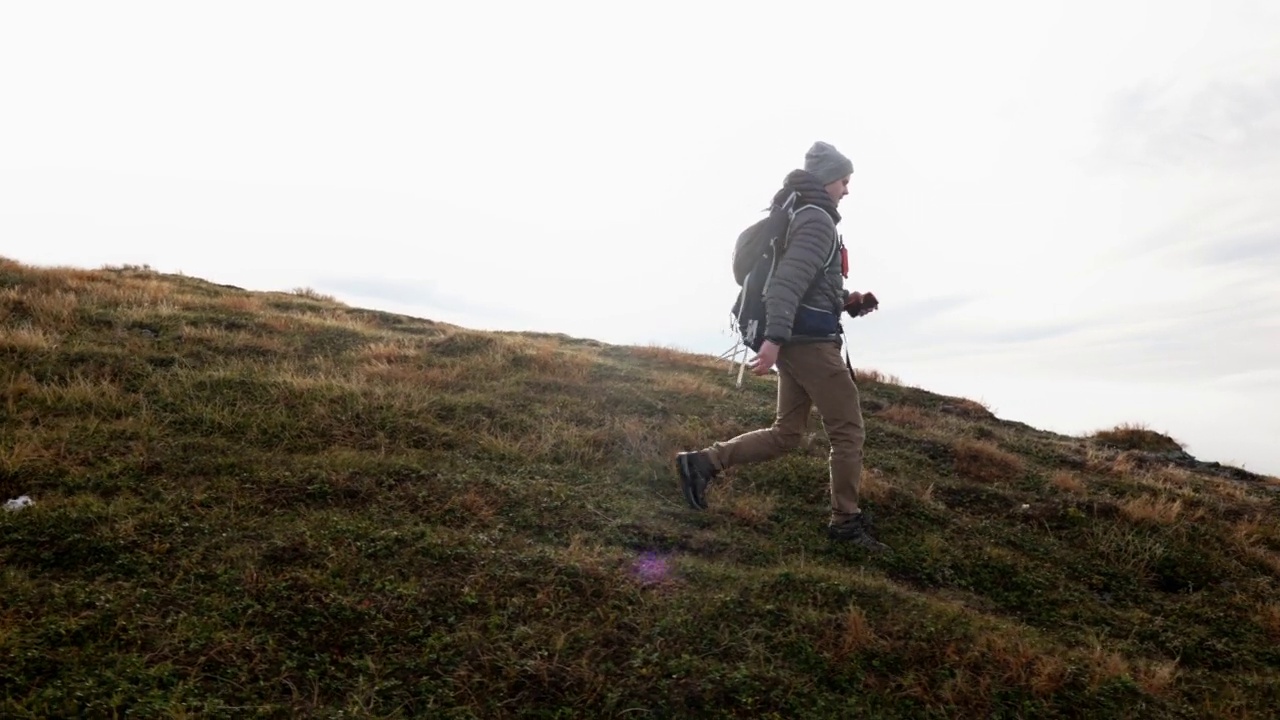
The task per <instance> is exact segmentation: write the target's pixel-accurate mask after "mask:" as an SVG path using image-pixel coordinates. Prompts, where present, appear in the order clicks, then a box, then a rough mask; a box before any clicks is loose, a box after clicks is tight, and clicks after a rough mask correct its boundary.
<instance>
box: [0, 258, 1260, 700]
mask: <svg viewBox="0 0 1280 720" xmlns="http://www.w3.org/2000/svg"><path fill="white" fill-rule="evenodd" d="M854 360H855V363H856V360H857V355H856V352H855V354H854ZM0 380H3V383H4V398H3V405H2V406H0V407H3V416H2V420H0V502H3V501H4V500H7V499H9V498H15V497H18V496H20V495H28V496H30V497H31V499H32V500H33V501H34V504H33V505H32V506H30V507H28V508H26V509H23V510H20V511H16V512H0V688H3V690H0V716H3V717H32V718H36V717H65V716H69V715H77V716H86V717H112V716H125V715H126V714H129V716H136V717H202V718H204V717H293V716H308V717H339V716H341V717H396V718H410V717H414V718H417V717H429V718H471V717H475V718H496V717H537V718H603V717H624V718H632V719H634V718H645V717H651V718H669V717H708V718H714V717H765V718H769V717H773V718H800V717H832V718H844V717H901V718H922V717H1027V718H1051V717H1088V718H1097V717H1144V718H1165V717H1232V718H1248V717H1267V716H1270V713H1272V712H1273V708H1275V707H1280V528H1278V526H1277V522H1276V515H1277V510H1278V509H1280V492H1278V491H1280V481H1277V480H1276V479H1275V478H1266V477H1259V476H1256V475H1252V474H1250V473H1247V472H1244V471H1242V470H1239V469H1236V468H1230V467H1224V466H1219V465H1216V464H1209V463H1201V462H1197V461H1196V460H1195V459H1194V458H1191V457H1189V456H1187V455H1186V454H1185V453H1183V452H1182V451H1181V449H1180V448H1179V447H1178V445H1177V444H1176V443H1175V442H1173V441H1172V440H1171V439H1169V438H1166V437H1164V436H1161V435H1159V434H1157V433H1155V432H1153V431H1150V430H1147V429H1144V428H1141V427H1131V426H1121V427H1118V428H1116V429H1114V430H1112V431H1110V432H1108V433H1100V434H1099V435H1097V436H1094V437H1067V436H1062V435H1058V434H1054V433H1049V432H1044V431H1040V430H1037V429H1035V428H1032V427H1028V426H1026V425H1024V424H1021V423H1017V422H1011V421H1008V420H1004V419H1000V418H997V417H994V416H993V415H992V414H991V413H989V412H988V411H987V410H986V409H985V408H983V407H982V406H981V405H980V404H978V403H975V402H973V401H970V400H965V399H963V398H952V397H944V396H940V395H937V394H934V393H930V392H928V391H925V390H922V389H918V388H911V387H905V386H902V385H900V384H897V383H895V382H892V380H893V379H892V378H891V377H884V376H881V375H879V374H878V373H874V372H866V373H862V375H861V378H860V389H861V391H862V395H863V398H864V412H865V414H866V418H867V427H868V434H867V447H866V467H867V472H866V481H865V485H864V490H863V497H864V500H865V505H866V507H868V508H869V509H870V510H871V511H872V512H873V513H874V514H875V517H876V531H877V536H878V537H879V538H880V539H882V540H883V541H885V542H887V543H888V544H890V545H891V546H892V547H893V548H894V552H893V553H892V554H889V555H885V556H875V557H871V556H868V555H867V554H865V553H863V552H861V551H859V550H857V549H853V548H849V547H844V546H836V545H833V544H831V543H830V542H829V541H827V540H826V538H825V536H824V535H823V533H822V529H823V524H824V523H825V521H826V507H827V496H826V493H827V480H826V459H825V458H826V446H825V439H824V437H823V435H822V433H821V429H820V425H818V424H816V423H815V424H814V425H813V429H814V430H815V432H816V437H815V438H814V442H813V443H812V445H811V446H809V447H808V448H807V449H805V450H802V451H798V452H796V453H794V454H793V455H791V456H789V457H787V458H784V459H780V460H778V461H775V462H773V463H768V464H762V465H758V466H753V467H750V468H743V469H739V470H736V471H733V472H731V473H730V475H729V477H728V478H726V479H725V481H724V482H721V483H720V484H718V485H715V486H713V490H712V491H711V495H710V501H711V505H712V507H711V510H710V511H708V512H706V513H695V512H692V511H690V510H688V509H686V507H685V506H684V505H683V502H682V499H681V497H680V493H679V491H678V489H677V486H676V480H675V477H674V474H673V472H672V470H671V464H670V462H671V457H672V456H673V455H674V453H675V452H676V451H677V450H680V449H687V448H693V447H699V446H702V445H704V444H706V443H707V442H709V441H711V440H714V439H718V438H725V437H728V436H730V435H732V434H735V433H737V432H741V431H743V430H747V429H752V428H755V427H761V426H764V425H765V424H767V423H768V422H769V421H770V420H771V418H772V412H773V397H774V392H775V386H774V384H773V382H772V381H771V380H764V379H751V380H749V381H748V382H747V383H746V385H745V387H744V388H742V389H741V390H739V389H736V388H735V387H734V377H733V375H732V374H731V373H730V371H729V367H728V366H727V365H726V364H725V363H723V362H720V361H717V360H715V359H713V358H708V357H703V356H695V355H689V354H685V353H682V352H679V351H676V350H672V349H665V348H657V347H617V346H609V345H604V344H601V343H597V342H593V341H588V340H580V339H574V338H570V337H564V336H551V335H536V334H519V333H481V332H474V331H470V330H467V329H465V328H459V327H454V326H449V325H445V324H441V323H435V322H431V321H429V320H422V319H415V318H411V317H405V316H400V315H394V314H389V313H384V312H377V311H371V310H365V309H358V308H351V307H347V306H344V305H342V304H339V303H336V302H334V301H332V300H330V299H328V298H325V297H323V296H319V295H317V294H316V293H312V292H309V291H297V292H293V293H283V292H282V293H251V292H246V291H243V290H240V289H238V288H232V287H228V286H221V285H217V284H214V283H211V282H206V281H203V280H199V279H195V278H191V277H185V276H172V275H161V274H158V273H155V272H151V271H149V270H147V269H139V268H115V269H104V270H97V271H87V270H75V269H37V268H31V267H26V266H22V265H19V264H17V263H14V262H11V261H7V260H3V259H0Z"/></svg>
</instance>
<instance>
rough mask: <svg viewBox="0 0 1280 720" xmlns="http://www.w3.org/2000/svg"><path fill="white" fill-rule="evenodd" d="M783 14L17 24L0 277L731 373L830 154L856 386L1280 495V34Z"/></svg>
mask: <svg viewBox="0 0 1280 720" xmlns="http://www.w3.org/2000/svg"><path fill="white" fill-rule="evenodd" d="M783 7H784V4H783V3H747V2H733V3H730V2H715V3H713V2H694V1H693V0H684V1H683V2H644V3H631V4H626V5H624V4H622V3H613V2H559V1H555V0H546V1H544V2H514V1H513V2H489V3H462V2H459V3H444V2H428V1H422V2H404V3H391V2H348V3H326V2H296V3H285V2H270V1H268V0H256V1H254V2H218V3H179V2H171V1H170V2H153V3H138V2H111V3H101V2H92V3H90V2H83V3H71V2H23V3H19V2H10V3H4V4H3V5H0V255H4V256H6V257H10V258H13V259H17V260H19V261H23V262H27V263H31V264H36V265H72V266H78V267H97V266H100V265H103V264H122V263H139V264H141V263H148V264H150V265H151V266H153V267H155V268H156V269H158V270H161V271H166V272H179V271H180V272H184V273H186V274H188V275H194V276H198V277H203V278H207V279H210V280H213V281H216V282H222V283H231V284H236V285H240V286H242V287H246V288H249V289H255V290H287V289H291V288H294V287H298V286H310V287H313V288H315V289H317V290H319V291H322V292H327V293H330V294H333V295H335V296H337V297H338V298H339V299H341V300H343V301H345V302H347V303H349V304H352V305H358V306H363V307H375V308H381V309H386V310H392V311H398V312H406V313H409V314H413V315H417V316H420V317H427V318H432V319H436V320H443V321H447V322H453V323H457V324H460V325H465V326H468V327H474V328H486V329H489V328H492V329H507V330H525V329H529V330H541V331H549V332H563V333H567V334H570V335H576V336H586V337H593V338H597V339H600V340H604V341H607V342H614V343H651V342H652V343H660V344H665V345H675V346H678V347H681V348H684V349H687V350H692V351H695V352H706V353H711V354H719V353H720V352H722V351H724V350H727V349H728V348H729V347H730V346H731V345H732V343H733V341H732V338H731V336H730V335H729V332H728V323H729V317H728V308H729V305H730V303H731V302H732V300H733V297H734V294H735V293H736V290H737V288H736V286H735V285H734V283H733V280H732V275H731V273H730V269H729V257H730V252H731V249H732V244H733V241H734V239H735V238H736V236H737V233H738V232H739V230H741V228H742V227H744V226H745V225H746V224H748V223H750V222H751V221H753V220H755V219H756V218H757V217H759V215H758V211H759V209H760V208H761V207H763V205H764V204H765V203H766V202H767V201H768V199H769V197H770V196H771V195H772V193H773V191H774V190H775V189H776V187H777V186H778V183H779V182H780V181H781V179H782V177H783V176H784V175H785V174H786V172H787V171H788V170H790V169H792V168H794V167H797V166H798V165H800V164H801V163H802V161H803V153H804V151H805V149H806V148H807V147H808V146H809V145H810V144H811V143H812V142H813V141H814V140H818V139H821V140H825V141H827V142H831V143H833V144H834V145H836V147H838V148H839V149H840V150H841V151H843V152H844V153H845V154H847V155H848V156H849V157H850V158H851V159H852V160H853V163H854V176H853V182H852V187H851V192H852V194H851V195H850V196H849V197H848V198H846V200H845V201H844V205H843V206H842V210H843V211H844V214H845V220H844V222H843V223H842V224H841V229H842V232H843V234H844V237H845V240H846V242H847V243H848V244H849V246H850V248H851V254H852V273H851V278H850V286H851V288H852V289H860V290H873V291H874V292H875V293H876V294H877V295H878V296H879V297H880V299H881V307H882V309H881V311H880V312H877V313H875V314H873V315H871V316H869V317H867V318H863V319H859V320H856V321H847V322H846V323H845V325H846V328H847V329H848V330H849V332H850V340H851V349H852V355H853V358H854V362H855V363H856V364H857V365H859V366H862V367H869V368H878V369H880V370H883V371H885V372H890V373H894V374H897V375H899V376H900V377H901V378H902V379H903V380H904V382H907V383H908V384H912V385H919V386H921V387H924V388H927V389H930V390H934V391H938V392H944V393H948V394H956V395H964V396H967V397H972V398H975V399H981V400H985V401H986V402H988V403H989V404H990V405H991V406H992V407H993V408H994V409H995V411H996V412H997V414H999V415H1000V416H1001V417H1005V418H1010V419H1015V420H1021V421H1023V422H1027V423H1029V424H1031V425H1035V426H1037V427H1042V428H1046V429H1052V430H1057V431H1060V432H1065V433H1070V434H1083V433H1087V432H1090V431H1093V430H1096V429H1099V428H1103V427H1109V426H1112V425H1115V424H1117V423H1121V422H1140V423H1146V424H1148V425H1149V426H1151V427H1152V428H1153V429H1156V430H1160V431H1162V432H1167V433H1169V434H1171V435H1173V436H1174V437H1176V438H1177V439H1179V440H1181V441H1183V442H1185V443H1186V444H1187V446H1188V450H1189V451H1190V452H1191V453H1192V454H1194V455H1196V456H1197V457H1199V458H1201V459H1206V460H1218V461H1221V462H1227V463H1232V464H1240V465H1244V466H1245V467H1247V468H1249V469H1252V470H1256V471H1259V472H1265V473H1272V474H1277V473H1280V444H1278V443H1277V441H1276V438H1278V437H1280V409H1278V407H1280V2H1275V1H1274V0H1259V1H1256V2H1241V1H1231V0H1212V1H1209V0H1204V1H1197V2H1177V1H1176V0H1175V1H1162V2H1146V1H1129V0H1112V1H1107V2H1079V1H1073V2H1045V1H1038V2H1025V1H1018V2H968V3H956V2H942V1H939V2H893V3H886V2H854V1H851V0H840V1H833V2H807V3H806V2H792V3H790V4H786V5H785V7H786V8H787V9H786V10H785V12H784V11H782V9H781V8H783ZM708 440H711V438H708Z"/></svg>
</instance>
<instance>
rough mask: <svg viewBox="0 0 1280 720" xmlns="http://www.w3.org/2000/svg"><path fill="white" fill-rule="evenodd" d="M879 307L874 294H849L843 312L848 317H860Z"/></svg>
mask: <svg viewBox="0 0 1280 720" xmlns="http://www.w3.org/2000/svg"><path fill="white" fill-rule="evenodd" d="M878 307H880V301H879V300H877V299H876V296H875V293H860V292H851V293H849V299H848V300H847V301H845V304H844V309H845V312H847V313H849V315H850V317H862V316H863V315H866V314H867V313H870V312H875V310H876V308H878Z"/></svg>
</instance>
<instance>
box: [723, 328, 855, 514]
mask: <svg viewBox="0 0 1280 720" xmlns="http://www.w3.org/2000/svg"><path fill="white" fill-rule="evenodd" d="M815 405H816V406H817V408H818V414H819V415H821V416H822V425H823V427H824V428H825V429H826V431H827V437H829V438H830V439H831V459H830V471H831V522H832V523H833V524H834V523H839V522H842V521H844V520H847V519H848V518H849V517H850V516H852V515H855V514H857V513H858V512H859V510H858V485H859V483H860V482H861V481H862V444H863V442H864V441H865V439H866V430H865V429H864V428H863V425H862V407H861V404H860V402H859V399H858V387H857V386H856V385H855V384H854V382H853V378H852V377H850V376H849V369H848V367H847V366H846V365H845V364H844V362H843V360H842V359H841V358H840V346H839V345H837V344H836V343H832V342H818V343H801V344H796V345H784V346H783V347H782V349H781V351H780V352H779V353H778V413H777V417H776V418H775V419H774V422H773V426H772V427H770V428H767V429H764V430H755V431H752V432H749V433H745V434H742V435H739V436H738V437H735V438H733V439H732V440H727V441H724V442H717V443H715V444H713V445H712V446H711V447H709V448H706V449H705V452H706V453H707V454H708V455H709V456H710V458H711V462H712V463H713V464H714V465H715V466H716V467H717V468H719V469H721V470H724V469H726V468H730V467H733V466H734V465H744V464H748V463H757V462H764V461H766V460H772V459H774V458H776V457H778V456H780V455H782V454H783V453H786V452H788V451H789V450H793V449H795V448H796V447H799V445H800V443H801V441H802V440H803V439H804V434H805V432H806V431H807V430H808V424H809V410H810V408H811V407H812V406H815Z"/></svg>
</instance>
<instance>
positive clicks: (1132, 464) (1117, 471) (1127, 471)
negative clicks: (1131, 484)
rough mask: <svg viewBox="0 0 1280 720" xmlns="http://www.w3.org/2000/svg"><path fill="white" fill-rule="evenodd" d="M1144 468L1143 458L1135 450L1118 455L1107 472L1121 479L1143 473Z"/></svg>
mask: <svg viewBox="0 0 1280 720" xmlns="http://www.w3.org/2000/svg"><path fill="white" fill-rule="evenodd" d="M1142 466H1143V458H1142V456H1141V455H1140V454H1138V453H1137V452H1135V451H1133V450H1126V451H1124V452H1122V453H1120V454H1119V455H1117V456H1116V458H1115V459H1114V460H1112V461H1111V465H1110V467H1108V468H1107V472H1109V473H1111V474H1112V475H1118V476H1120V477H1125V476H1131V475H1136V474H1137V473H1138V472H1139V471H1141V470H1142Z"/></svg>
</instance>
